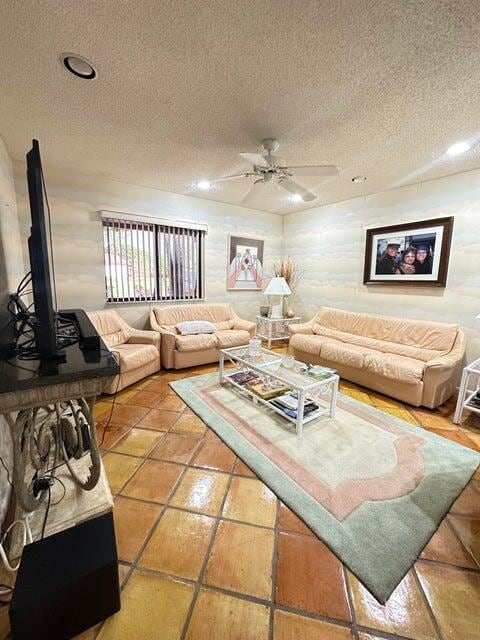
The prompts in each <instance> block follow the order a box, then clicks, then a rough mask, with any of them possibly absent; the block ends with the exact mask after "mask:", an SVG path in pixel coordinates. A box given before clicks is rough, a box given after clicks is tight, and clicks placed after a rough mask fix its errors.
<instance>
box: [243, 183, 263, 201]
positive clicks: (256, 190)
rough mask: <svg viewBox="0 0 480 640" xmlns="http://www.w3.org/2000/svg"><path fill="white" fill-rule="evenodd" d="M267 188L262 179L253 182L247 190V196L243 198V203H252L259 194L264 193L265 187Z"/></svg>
mask: <svg viewBox="0 0 480 640" xmlns="http://www.w3.org/2000/svg"><path fill="white" fill-rule="evenodd" d="M264 188H265V183H264V182H262V181H261V180H257V181H256V182H254V183H253V184H252V186H251V187H250V189H249V190H248V191H247V193H246V195H245V197H244V198H243V200H242V202H241V204H246V205H248V204H250V203H251V202H253V201H254V200H255V198H256V197H257V196H259V195H260V194H261V193H263V189H264Z"/></svg>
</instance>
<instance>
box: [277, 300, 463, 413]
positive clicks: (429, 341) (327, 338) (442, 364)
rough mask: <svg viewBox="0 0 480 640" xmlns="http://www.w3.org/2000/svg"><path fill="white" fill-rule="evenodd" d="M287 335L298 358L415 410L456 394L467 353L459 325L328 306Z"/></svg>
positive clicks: (436, 403) (291, 329) (292, 327)
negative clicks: (406, 403)
mask: <svg viewBox="0 0 480 640" xmlns="http://www.w3.org/2000/svg"><path fill="white" fill-rule="evenodd" d="M289 332H290V336H291V337H290V344H289V351H290V353H292V354H293V355H294V356H295V358H297V359H299V360H302V361H303V362H307V363H312V364H321V365H324V366H327V367H333V368H334V369H336V370H337V371H338V374H339V375H340V377H341V378H345V379H346V380H350V381H352V382H355V383H357V384H360V385H363V386H364V387H369V388H370V389H375V390H376V391H379V392H380V393H385V394H386V395H389V396H392V397H394V398H398V399H399V400H402V401H404V402H408V403H410V404H412V405H415V406H417V407H418V406H420V405H423V406H425V407H430V408H434V407H436V406H438V405H440V404H442V403H443V402H445V400H447V399H448V398H449V397H450V396H451V395H452V394H453V393H454V391H455V389H456V386H457V383H458V375H459V372H460V369H461V366H462V361H463V356H464V353H465V336H464V333H463V331H462V330H461V329H460V328H459V327H458V326H457V325H455V324H443V323H440V322H426V321H421V320H404V319H397V318H394V317H390V316H380V315H371V314H367V313H354V312H350V311H341V310H339V309H330V308H328V307H322V308H321V309H320V311H319V312H318V313H317V314H316V315H315V317H314V318H313V319H312V320H310V322H306V323H304V324H297V325H291V326H290V327H289Z"/></svg>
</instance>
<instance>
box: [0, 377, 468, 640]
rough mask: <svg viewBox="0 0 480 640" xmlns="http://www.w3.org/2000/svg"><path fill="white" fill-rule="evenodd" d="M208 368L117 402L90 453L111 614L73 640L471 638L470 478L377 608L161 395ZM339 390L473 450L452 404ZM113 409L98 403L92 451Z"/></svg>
mask: <svg viewBox="0 0 480 640" xmlns="http://www.w3.org/2000/svg"><path fill="white" fill-rule="evenodd" d="M215 370H216V367H214V366H209V367H196V368H195V369H192V370H185V371H181V372H161V373H160V374H158V375H155V376H152V377H150V378H149V379H147V380H144V381H142V382H141V383H139V384H137V385H133V387H132V388H129V389H127V390H125V391H122V392H121V393H119V394H118V395H117V398H116V400H115V408H114V410H113V418H112V421H111V423H110V426H109V429H108V431H107V433H106V434H105V437H104V440H103V447H102V448H103V455H104V462H105V468H106V472H107V475H108V477H109V480H110V484H111V487H112V492H113V493H114V498H115V508H114V516H115V523H116V533H117V542H118V550H119V557H120V579H121V583H122V610H121V612H120V613H119V614H117V615H116V616H113V617H112V618H111V619H109V620H108V621H106V622H105V623H104V624H103V626H101V627H98V628H96V629H93V630H89V631H88V632H86V633H85V634H82V636H80V637H79V638H78V639H77V640H94V639H95V638H99V639H101V640H137V639H141V640H149V639H150V638H151V639H152V640H153V639H155V640H160V639H161V640H206V639H210V638H211V639H212V640H348V639H349V638H350V639H351V640H352V639H354V638H356V639H357V640H380V639H390V640H392V639H394V638H395V639H408V640H447V639H452V640H478V639H479V638H480V473H478V472H477V474H476V476H475V477H474V479H473V480H472V481H471V482H470V484H469V485H468V487H467V489H466V490H465V491H464V493H463V494H462V495H461V496H460V497H459V498H458V500H457V501H456V502H455V504H454V505H453V506H452V509H451V512H450V514H449V515H448V516H447V517H446V518H445V520H444V521H443V523H442V524H441V526H440V527H439V529H438V531H437V533H436V534H435V535H434V537H433V538H432V540H431V541H430V543H429V544H428V545H427V547H426V548H425V550H424V551H423V553H422V555H421V557H420V559H419V560H418V561H417V563H416V564H415V566H414V567H413V568H412V569H411V570H410V571H409V573H408V574H407V576H406V577H405V578H404V580H403V581H402V582H401V584H400V585H399V586H398V587H397V589H396V590H395V592H394V593H393V594H392V596H391V598H390V599H389V601H388V602H387V604H386V605H385V606H382V605H380V604H378V602H377V601H376V600H375V599H374V598H373V597H372V596H371V595H370V594H369V593H368V591H366V589H365V588H364V587H363V586H362V585H361V584H360V583H359V582H358V580H356V579H355V577H353V576H352V575H351V574H350V572H349V571H348V570H347V569H346V568H345V567H344V566H343V565H342V563H341V562H340V561H339V560H338V559H337V558H336V557H335V556H334V555H333V554H332V553H331V552H330V551H329V550H328V549H327V547H326V546H325V545H324V544H323V543H322V542H321V541H319V540H318V539H317V538H316V536H315V535H314V534H313V533H312V532H311V531H310V530H309V529H308V527H306V525H305V524H304V523H303V522H302V521H301V520H299V518H297V517H296V516H295V514H293V513H292V512H291V511H290V510H289V509H288V508H287V507H286V506H285V505H283V504H282V503H281V502H280V501H279V500H278V499H277V497H276V496H275V495H274V494H273V493H272V492H271V491H270V490H269V489H268V487H266V486H265V485H264V484H263V483H262V482H261V481H260V480H259V479H258V478H256V476H255V474H254V473H253V472H252V471H251V470H250V469H249V468H248V467H247V466H246V465H245V464H244V463H243V462H242V461H241V460H240V459H239V458H237V457H236V456H235V454H234V453H233V452H232V451H230V450H229V449H228V447H226V446H225V445H224V444H223V443H222V442H221V441H220V440H219V438H218V437H217V436H216V435H215V434H214V432H213V431H211V430H210V429H208V427H207V426H206V425H205V424H204V423H203V422H202V421H201V420H200V419H199V418H198V417H197V416H195V415H194V414H193V413H192V412H191V411H190V410H189V409H188V408H187V407H186V406H185V404H184V403H183V402H182V401H181V400H180V399H179V398H178V396H176V394H175V393H174V392H173V391H172V389H171V388H170V387H169V386H168V382H169V381H171V380H175V379H180V378H182V377H186V376H190V375H198V374H200V373H204V372H209V371H215ZM341 389H342V391H343V392H344V393H346V394H348V395H350V396H352V397H354V398H356V399H357V400H359V401H360V402H364V403H367V404H369V405H372V406H377V407H378V408H380V409H382V410H383V411H386V412H387V413H391V414H392V415H395V416H397V417H401V418H402V419H404V420H407V421H409V422H411V423H412V424H416V425H418V426H420V427H423V428H425V429H429V430H431V431H433V432H435V433H438V434H440V435H442V436H443V437H446V438H451V439H453V440H455V441H457V442H461V443H462V444H465V445H466V446H470V447H471V448H472V449H475V450H477V451H478V450H480V421H479V420H477V419H475V418H474V417H473V416H470V417H468V418H466V420H465V422H464V424H463V426H462V427H461V428H460V427H457V426H456V425H454V424H453V422H452V420H451V418H452V416H453V411H454V404H455V401H454V399H452V400H450V401H449V402H447V403H446V404H445V405H443V406H442V407H439V408H438V409H437V410H435V411H429V410H427V409H423V408H422V409H414V408H412V407H409V406H407V405H403V404H402V403H400V402H398V401H395V400H392V399H390V398H387V397H385V396H381V395H380V394H377V393H375V392H371V391H369V390H368V389H363V388H360V387H358V386H356V385H354V384H351V383H348V382H345V383H342V384H341ZM111 402H112V397H106V396H104V397H102V398H101V399H100V400H99V401H98V403H97V408H96V414H97V419H98V420H99V424H98V431H99V438H100V439H101V438H102V437H103V427H104V422H102V421H104V420H106V418H108V415H109V413H110V409H111ZM117 403H118V404H117ZM392 553H395V550H394V549H392ZM6 634H8V621H7V618H6V615H5V608H3V609H0V640H3V638H4V637H6Z"/></svg>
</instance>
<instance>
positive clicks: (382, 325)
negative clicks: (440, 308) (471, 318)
mask: <svg viewBox="0 0 480 640" xmlns="http://www.w3.org/2000/svg"><path fill="white" fill-rule="evenodd" d="M315 321H316V323H318V324H319V325H321V326H324V327H328V328H329V329H337V330H338V331H343V332H345V333H351V334H354V335H357V336H364V337H367V338H374V339H375V340H383V341H386V342H393V343H397V344H398V343H400V344H404V345H409V346H411V347H417V348H421V349H429V350H433V351H439V352H442V353H448V352H449V351H450V350H451V349H452V347H453V344H454V342H455V339H456V337H457V332H458V325H456V324H444V323H442V322H430V321H428V322H427V321H425V320H410V319H405V318H396V317H394V316H380V315H373V314H369V313H356V312H353V311H343V310H341V309H331V308H329V307H322V309H321V310H320V311H319V312H318V314H317V315H316V317H315Z"/></svg>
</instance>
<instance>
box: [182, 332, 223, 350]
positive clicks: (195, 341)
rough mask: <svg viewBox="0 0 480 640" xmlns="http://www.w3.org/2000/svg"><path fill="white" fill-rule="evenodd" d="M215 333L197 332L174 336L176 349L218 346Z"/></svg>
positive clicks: (198, 348)
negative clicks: (189, 334)
mask: <svg viewBox="0 0 480 640" xmlns="http://www.w3.org/2000/svg"><path fill="white" fill-rule="evenodd" d="M217 335H218V334H216V333H199V334H197V335H195V336H175V346H176V348H177V350H178V351H202V350H203V349H215V348H216V347H218V340H217Z"/></svg>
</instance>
